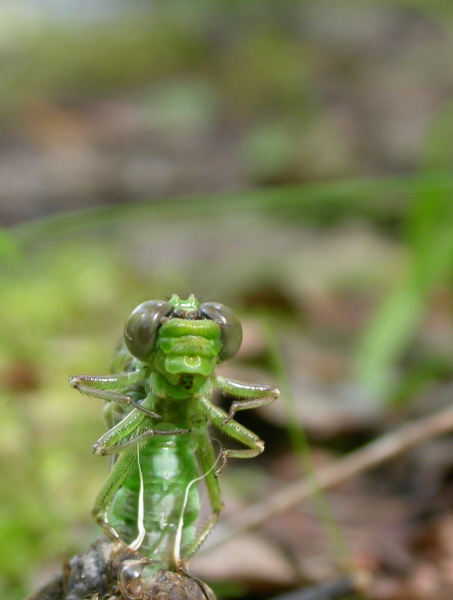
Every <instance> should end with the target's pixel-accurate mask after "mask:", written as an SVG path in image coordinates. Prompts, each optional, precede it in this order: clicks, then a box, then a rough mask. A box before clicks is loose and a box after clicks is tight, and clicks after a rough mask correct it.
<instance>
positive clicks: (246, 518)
mask: <svg viewBox="0 0 453 600" xmlns="http://www.w3.org/2000/svg"><path fill="white" fill-rule="evenodd" d="M451 430H453V409H452V408H448V409H445V410H442V411H439V412H437V413H435V414H433V415H430V416H429V417H424V418H422V419H419V420H417V421H413V422H412V423H407V424H405V425H403V426H402V427H400V428H399V429H397V430H396V431H393V432H391V433H388V434H386V435H383V436H381V437H380V438H378V439H376V440H374V441H372V442H370V443H369V444H366V445H365V446H363V447H362V448H359V449H358V450H355V451H354V452H351V453H350V454H348V455H346V456H345V457H344V458H342V459H340V460H338V461H336V462H334V463H332V464H331V465H328V466H326V467H324V468H321V469H319V471H317V472H315V473H313V474H311V475H309V476H307V477H306V478H305V479H303V480H298V481H295V482H293V483H290V484H289V485H287V486H286V487H284V488H283V489H282V490H280V491H279V492H276V493H275V494H273V495H271V496H268V497H267V498H266V499H265V500H262V501H260V502H257V503H256V504H253V505H252V506H250V507H249V508H246V509H244V510H241V511H238V512H237V513H236V514H235V515H234V516H233V517H231V518H229V519H228V520H226V521H224V522H222V523H220V524H219V525H218V528H217V531H216V532H215V533H216V534H217V535H215V536H213V538H211V541H210V540H208V542H207V543H206V545H205V547H204V548H203V549H202V550H201V551H200V552H204V551H206V550H208V549H209V550H211V549H212V548H215V547H217V546H220V545H221V544H223V543H225V542H226V541H227V540H229V539H230V538H232V537H234V536H236V535H238V534H240V533H244V532H245V531H249V530H250V529H252V528H254V527H257V526H258V525H261V524H262V523H264V522H265V521H267V520H269V519H271V518H272V517H274V516H276V515H278V514H280V513H283V512H284V511H286V510H288V509H290V508H292V507H293V506H296V505H297V504H299V503H300V502H302V501H303V500H306V499H307V498H309V497H310V496H312V495H313V494H314V493H315V492H316V490H326V489H329V488H332V487H334V486H336V485H339V484H341V483H343V482H344V481H347V480H348V479H350V478H351V477H354V476H356V475H358V474H360V473H362V472H363V471H367V470H369V469H372V468H373V467H376V466H378V465H380V464H382V463H384V462H385V461H387V460H390V459H392V458H394V457H395V456H397V455H398V454H401V453H402V452H405V451H407V450H409V449H410V448H412V447H413V446H416V445H418V444H420V443H421V442H424V441H426V440H428V439H430V438H432V437H435V436H438V435H441V434H443V433H447V432H449V431H451Z"/></svg>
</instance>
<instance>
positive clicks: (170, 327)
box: [124, 295, 242, 377]
mask: <svg viewBox="0 0 453 600" xmlns="http://www.w3.org/2000/svg"><path fill="white" fill-rule="evenodd" d="M124 338H125V341H126V345H127V347H128V349H129V351H130V352H131V354H132V355H133V356H135V357H136V358H138V359H139V360H141V361H143V362H144V363H147V364H149V365H151V364H154V365H156V366H157V365H159V366H160V367H161V368H160V369H159V370H162V368H163V369H164V370H165V371H166V372H167V373H168V374H169V375H179V374H190V375H202V376H204V377H207V376H208V375H210V374H211V373H212V372H213V371H214V368H215V366H216V365H217V364H218V363H220V362H223V361H224V360H226V359H228V358H231V357H232V356H234V355H235V354H236V353H237V351H238V350H239V348H240V345H241V343H242V326H241V323H240V321H239V319H238V318H237V317H236V315H235V314H234V313H233V311H232V310H231V309H229V308H228V307H227V306H225V305H223V304H220V303H218V302H204V303H202V304H199V303H198V301H197V300H196V299H195V297H194V296H193V295H191V296H189V298H188V299H187V300H181V299H180V298H179V297H178V296H176V295H173V297H172V298H171V300H169V301H168V302H165V301H163V300H148V301H147V302H143V304H140V305H139V306H137V308H136V309H135V310H134V311H133V312H132V314H131V315H130V317H129V319H128V320H127V322H126V326H125V329H124Z"/></svg>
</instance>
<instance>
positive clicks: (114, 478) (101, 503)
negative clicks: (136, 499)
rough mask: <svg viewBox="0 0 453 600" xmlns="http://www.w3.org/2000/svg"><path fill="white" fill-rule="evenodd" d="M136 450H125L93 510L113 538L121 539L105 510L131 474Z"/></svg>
mask: <svg viewBox="0 0 453 600" xmlns="http://www.w3.org/2000/svg"><path fill="white" fill-rule="evenodd" d="M136 455H137V453H136V450H135V449H131V450H129V451H127V452H124V454H122V455H121V456H120V458H119V459H118V461H117V462H116V463H115V466H114V467H113V469H112V471H111V472H110V475H109V476H108V478H107V481H106V482H105V483H104V485H103V486H102V489H101V491H100V492H99V494H98V495H97V496H96V500H95V502H94V506H93V510H92V511H91V515H92V517H93V519H94V520H95V521H96V523H97V524H98V525H99V526H100V527H101V528H102V529H103V531H104V532H105V533H106V534H107V535H108V536H109V537H111V538H113V539H116V540H117V539H119V535H118V533H117V532H116V531H115V529H114V528H113V527H112V526H111V525H109V524H108V523H107V521H106V520H105V511H106V510H107V508H108V506H109V504H110V502H111V501H112V500H113V497H114V495H115V494H116V492H117V491H118V490H119V489H120V487H121V486H122V484H123V482H124V480H125V479H126V477H127V476H128V474H129V471H130V470H131V468H132V466H133V465H134V463H135V460H136Z"/></svg>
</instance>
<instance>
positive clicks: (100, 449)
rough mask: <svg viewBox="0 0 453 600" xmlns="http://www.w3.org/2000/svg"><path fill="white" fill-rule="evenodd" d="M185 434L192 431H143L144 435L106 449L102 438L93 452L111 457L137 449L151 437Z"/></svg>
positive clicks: (95, 445)
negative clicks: (130, 449)
mask: <svg viewBox="0 0 453 600" xmlns="http://www.w3.org/2000/svg"><path fill="white" fill-rule="evenodd" d="M184 433H190V429H167V430H162V429H147V430H146V431H143V432H142V433H140V434H138V435H137V436H135V437H133V438H130V439H129V440H127V441H125V442H121V443H119V444H116V445H115V446H112V447H110V448H106V447H104V445H103V442H102V441H101V440H102V438H100V439H99V440H98V441H97V442H96V443H95V444H94V446H93V452H95V453H96V454H99V455H101V456H105V455H109V454H110V455H111V454H118V453H119V452H124V450H128V449H129V448H136V447H137V446H139V445H140V444H141V443H143V442H144V441H145V440H147V439H149V438H151V437H154V436H155V435H183V434H184ZM103 437H104V436H103Z"/></svg>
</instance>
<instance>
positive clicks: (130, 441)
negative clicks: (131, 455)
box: [93, 410, 190, 456]
mask: <svg viewBox="0 0 453 600" xmlns="http://www.w3.org/2000/svg"><path fill="white" fill-rule="evenodd" d="M146 421H147V418H146V417H145V416H144V415H143V414H141V413H138V412H137V411H135V410H133V411H132V412H131V413H129V414H128V415H126V417H124V419H123V420H122V421H120V422H119V423H118V424H117V425H115V426H114V427H112V429H110V430H109V431H107V433H104V435H102V436H101V437H100V438H99V439H98V441H97V442H96V443H95V444H94V446H93V451H94V452H95V453H96V454H99V455H101V456H105V455H106V454H109V455H112V454H119V453H120V452H123V451H125V450H127V449H128V448H132V447H136V446H138V445H140V443H141V442H143V441H145V440H146V439H148V438H150V437H153V436H154V435H180V434H184V433H189V432H190V429H170V430H161V429H151V428H150V427H146V423H145V422H146ZM150 425H152V423H151V424H150ZM137 432H138V433H137ZM131 436H132V437H131ZM126 437H127V440H126V441H123V440H124V438H126Z"/></svg>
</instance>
